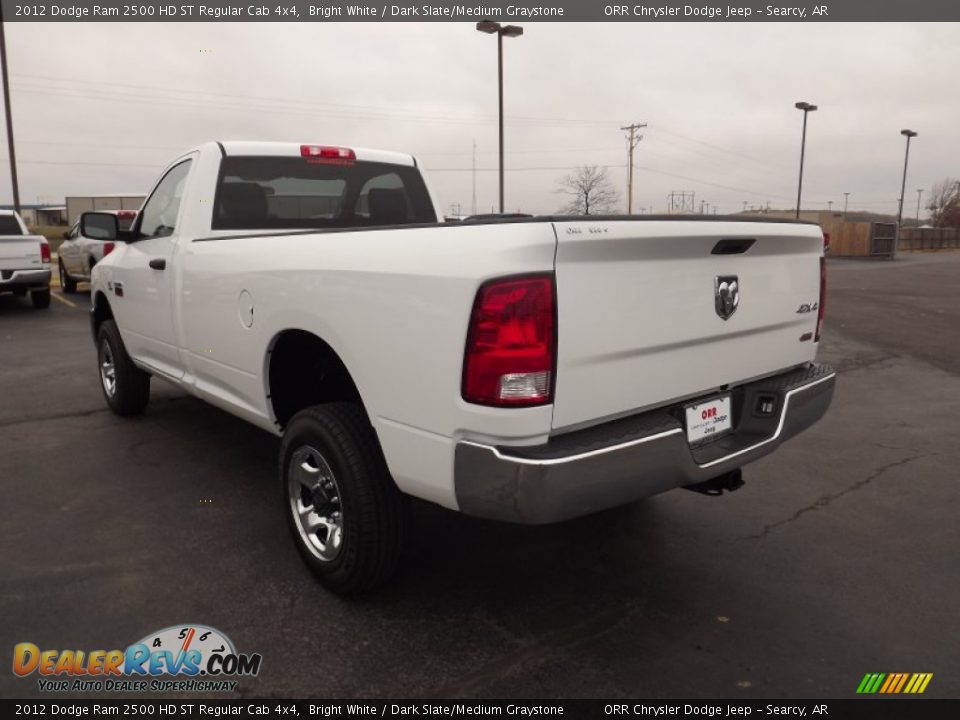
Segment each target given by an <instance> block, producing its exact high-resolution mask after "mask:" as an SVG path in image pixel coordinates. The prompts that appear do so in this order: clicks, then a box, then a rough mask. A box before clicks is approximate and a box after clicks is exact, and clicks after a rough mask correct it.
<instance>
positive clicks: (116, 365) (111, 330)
mask: <svg viewBox="0 0 960 720" xmlns="http://www.w3.org/2000/svg"><path fill="white" fill-rule="evenodd" d="M97 362H98V364H99V366H100V367H99V369H100V386H101V388H102V389H103V396H104V398H106V401H107V405H109V406H110V409H111V410H113V411H114V412H115V413H116V414H117V415H124V416H127V415H139V414H141V413H142V412H143V411H144V409H146V407H147V402H148V401H149V400H150V374H149V373H145V372H144V371H143V370H141V369H140V368H138V367H137V366H136V365H134V364H133V360H131V359H130V356H129V355H127V349H126V348H125V347H124V346H123V339H122V338H121V337H120V331H119V330H118V329H117V325H116V323H114V322H113V320H105V321H104V322H103V324H102V325H100V330H99V331H98V332H97Z"/></svg>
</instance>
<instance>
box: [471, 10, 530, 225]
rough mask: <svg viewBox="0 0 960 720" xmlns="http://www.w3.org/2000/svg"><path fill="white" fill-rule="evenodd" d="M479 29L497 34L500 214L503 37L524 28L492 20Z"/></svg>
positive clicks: (501, 191) (501, 202)
mask: <svg viewBox="0 0 960 720" xmlns="http://www.w3.org/2000/svg"><path fill="white" fill-rule="evenodd" d="M477 30H479V31H480V32H482V33H487V34H488V35H496V36H497V93H498V96H499V99H500V113H499V116H500V214H501V215H502V214H503V37H504V35H506V36H507V37H520V36H521V35H523V28H522V27H520V26H519V25H501V24H500V23H498V22H493V21H492V20H482V21H481V22H478V23H477Z"/></svg>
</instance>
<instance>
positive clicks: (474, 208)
mask: <svg viewBox="0 0 960 720" xmlns="http://www.w3.org/2000/svg"><path fill="white" fill-rule="evenodd" d="M472 170H473V192H472V195H471V198H470V214H471V215H476V214H477V140H476V138H474V140H473V167H472Z"/></svg>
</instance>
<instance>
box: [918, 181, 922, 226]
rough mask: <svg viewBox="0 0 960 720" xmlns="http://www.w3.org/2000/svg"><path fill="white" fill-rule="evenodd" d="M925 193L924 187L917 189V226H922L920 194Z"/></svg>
mask: <svg viewBox="0 0 960 720" xmlns="http://www.w3.org/2000/svg"><path fill="white" fill-rule="evenodd" d="M921 195H923V188H918V189H917V227H920V196H921Z"/></svg>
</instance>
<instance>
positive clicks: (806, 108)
mask: <svg viewBox="0 0 960 720" xmlns="http://www.w3.org/2000/svg"><path fill="white" fill-rule="evenodd" d="M793 106H794V107H795V108H796V109H797V110H803V137H802V139H801V140H800V179H799V180H798V181H797V218H798V219H799V218H800V192H801V190H802V189H803V154H804V152H805V151H806V149H807V113H811V112H813V111H815V110H816V109H817V106H816V105H811V104H810V103H808V102H802V101H801V102H798V103H794V105H793Z"/></svg>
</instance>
